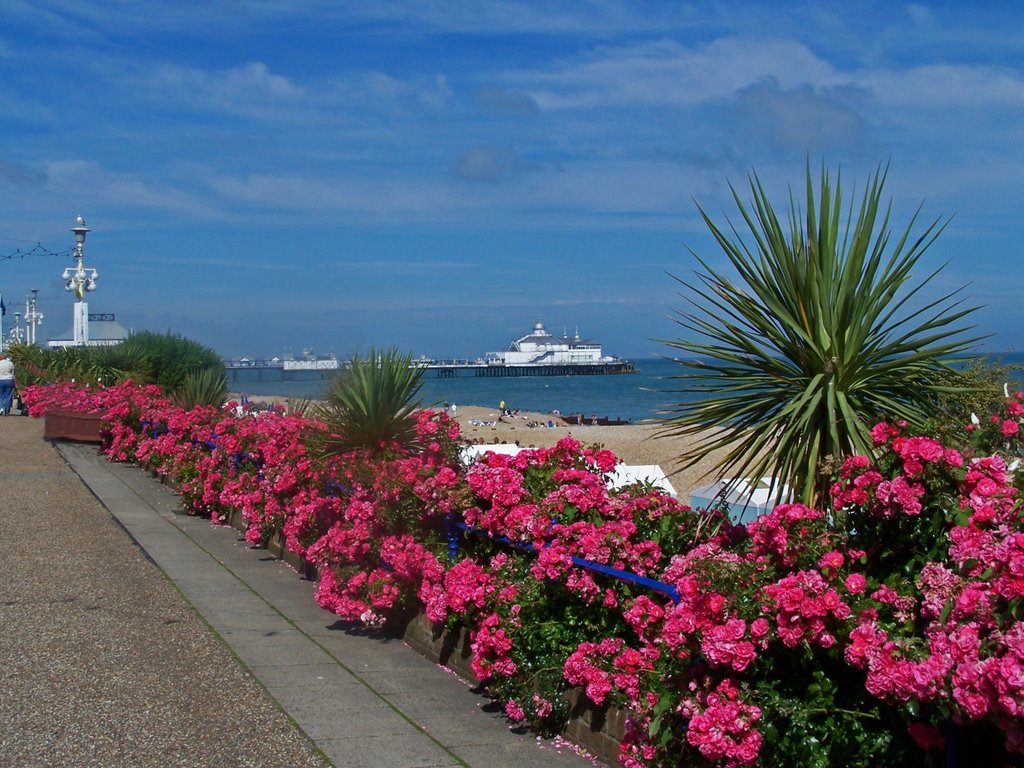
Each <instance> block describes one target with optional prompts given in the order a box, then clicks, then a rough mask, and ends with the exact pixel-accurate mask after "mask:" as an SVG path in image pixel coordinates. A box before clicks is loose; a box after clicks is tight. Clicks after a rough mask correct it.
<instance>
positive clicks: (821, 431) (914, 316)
mask: <svg viewBox="0 0 1024 768" xmlns="http://www.w3.org/2000/svg"><path fill="white" fill-rule="evenodd" d="M886 174H887V168H884V169H883V168H882V167H879V168H878V169H877V170H876V172H875V174H874V175H873V177H872V178H871V180H870V183H869V184H868V186H867V188H866V189H865V191H864V195H863V197H862V199H861V202H860V205H859V208H857V209H856V210H855V209H854V207H853V205H852V204H851V206H850V208H849V210H848V211H847V213H846V224H845V226H844V225H843V218H844V217H843V207H842V196H841V189H840V181H839V179H838V177H837V179H836V182H835V184H834V185H833V183H832V180H831V178H830V176H829V174H828V172H827V171H826V170H825V169H824V168H823V169H822V172H821V179H820V182H819V185H818V190H817V196H816V194H815V189H814V184H813V178H812V174H811V171H810V167H808V169H807V187H806V195H807V197H806V210H805V211H804V213H803V214H801V211H800V209H799V207H798V204H797V203H796V202H795V201H794V199H793V196H792V194H791V195H790V211H789V217H788V221H787V222H786V223H785V224H784V223H783V222H782V221H780V219H779V218H778V216H776V213H775V211H774V209H773V208H772V205H771V202H770V200H769V197H768V194H767V193H766V191H765V189H764V187H763V186H762V184H761V182H760V180H759V179H758V177H757V175H756V174H751V176H750V180H749V182H750V191H751V194H752V197H753V203H752V208H748V207H747V206H746V205H744V203H743V201H742V200H741V199H740V195H739V193H738V192H737V190H736V189H735V188H733V187H731V186H730V188H731V190H732V194H733V199H734V201H735V203H736V205H737V207H738V209H739V212H740V215H741V217H742V220H743V224H744V225H745V229H744V230H743V234H744V235H747V236H748V237H749V240H750V242H751V243H752V245H748V242H747V241H745V240H744V238H743V235H741V233H740V229H739V228H737V227H736V226H735V225H733V224H732V223H731V222H730V223H729V226H728V228H727V229H724V230H723V229H722V228H720V227H718V226H717V225H716V224H715V223H714V222H713V221H712V220H711V218H710V216H708V214H707V213H706V212H705V211H704V210H703V209H700V213H701V216H702V217H703V219H704V222H705V224H706V225H707V226H708V228H709V230H710V231H711V233H712V235H713V236H714V238H715V241H716V242H717V244H718V246H719V247H720V248H721V249H722V251H723V252H724V254H725V255H726V257H727V259H728V262H729V264H730V265H731V267H732V269H733V270H734V271H735V273H736V275H737V277H736V278H735V279H731V278H730V277H728V276H726V275H725V274H724V272H723V271H721V270H718V269H715V268H713V267H712V266H711V265H710V264H709V263H708V262H707V261H705V260H704V259H702V258H700V257H699V256H697V254H695V253H694V254H693V255H694V257H695V258H696V260H697V262H698V264H699V265H700V270H701V271H698V272H697V281H696V282H695V283H689V282H686V281H684V280H680V279H679V278H676V279H677V280H679V282H681V283H682V284H683V285H685V286H686V287H687V288H688V289H690V292H691V294H694V295H698V296H699V297H700V298H699V299H697V298H694V297H693V295H691V296H684V298H686V300H687V301H688V302H689V303H690V305H691V308H690V310H689V311H681V312H679V313H678V317H677V318H676V321H677V322H678V323H679V324H680V325H682V326H683V327H684V328H686V329H687V330H688V331H690V332H692V334H693V335H694V336H695V337H696V340H693V341H690V340H669V341H666V342H665V343H666V344H668V345H669V346H670V347H673V348H675V349H678V350H682V351H683V352H685V353H687V354H688V355H690V356H693V358H694V359H692V360H688V361H687V363H688V364H689V365H693V366H694V370H693V371H692V372H690V373H686V374H683V375H681V376H679V377H677V378H679V379H681V380H682V381H683V385H682V386H681V387H680V388H678V389H676V390H675V391H676V392H679V393H685V394H687V395H688V396H689V399H688V401H687V402H684V403H680V404H679V405H677V406H676V407H675V408H674V410H673V411H672V416H671V418H670V419H669V420H668V422H667V424H666V430H665V431H664V432H663V434H665V435H685V436H690V437H693V436H698V439H697V440H696V441H695V443H694V444H693V446H692V447H691V448H690V449H688V450H687V451H686V452H685V453H684V455H683V456H682V457H681V460H682V461H683V463H684V464H685V465H687V466H689V465H692V464H694V463H696V462H697V461H699V460H700V458H702V457H703V456H704V455H705V454H706V453H707V452H709V451H711V450H717V449H726V451H725V454H724V458H723V459H722V460H721V462H720V464H719V466H720V468H721V469H722V470H723V472H724V473H731V474H733V475H734V476H754V477H760V476H764V475H773V476H774V477H775V478H776V479H777V480H778V481H782V482H786V483H787V484H788V485H789V486H790V488H791V489H792V490H793V491H794V492H795V493H796V495H797V496H798V497H799V498H800V499H802V500H804V501H805V502H808V503H814V502H818V501H821V500H822V499H824V494H825V492H826V487H825V484H826V482H827V478H826V477H824V476H823V475H822V474H820V473H819V471H818V467H819V463H820V461H821V460H822V459H824V458H825V457H827V456H836V457H838V456H846V455H850V454H851V453H870V451H871V450H872V443H871V436H870V430H871V427H872V426H873V424H874V423H875V422H876V421H877V420H879V419H883V418H887V419H905V420H906V421H907V422H909V423H910V424H913V425H923V424H924V423H925V422H926V421H927V418H928V409H929V407H930V404H931V403H932V402H933V400H932V398H933V396H934V392H933V387H934V386H935V384H936V378H935V377H936V371H938V370H942V369H943V368H945V367H947V363H946V361H947V360H948V359H950V358H952V357H953V356H954V355H957V354H960V353H963V352H964V351H965V350H967V349H969V348H970V347H971V346H972V345H973V344H975V343H976V342H977V341H978V339H977V338H966V337H965V336H964V333H965V332H966V331H967V330H969V329H965V328H961V327H960V326H959V322H960V321H961V320H962V319H963V318H964V317H966V316H967V315H969V314H970V313H971V312H973V311H974V308H963V307H962V306H961V301H960V300H959V299H958V294H959V293H960V290H954V291H952V292H949V293H946V294H944V295H941V296H940V297H939V298H934V299H929V298H926V297H925V296H924V294H923V293H922V289H923V288H924V287H925V286H926V285H929V284H930V283H931V282H932V280H933V279H934V278H935V276H936V274H938V272H939V270H935V271H933V272H932V273H931V274H928V275H926V276H925V277H924V279H923V280H918V281H916V282H912V278H913V277H914V275H913V272H914V270H915V269H916V268H917V267H918V266H919V261H920V258H921V256H922V254H923V253H924V252H925V250H926V249H927V248H928V247H929V246H930V245H931V244H932V243H933V242H934V241H935V238H936V237H937V236H938V235H939V233H940V232H941V231H942V229H943V228H944V226H945V224H944V223H941V222H940V221H938V220H936V221H934V222H932V223H931V224H930V225H928V226H926V227H925V228H924V230H923V231H922V232H921V233H920V234H917V235H916V236H915V235H913V234H912V231H913V230H914V228H915V225H916V220H917V215H918V213H919V212H920V211H919V210H918V212H917V213H915V214H914V216H913V217H912V218H911V220H910V222H909V223H908V224H907V226H906V228H905V229H904V230H903V232H902V233H901V234H900V236H899V238H898V239H897V240H896V241H895V242H893V241H892V240H891V238H890V232H889V219H890V212H891V210H890V209H891V205H890V206H889V207H887V208H886V209H885V210H884V211H882V210H881V199H882V190H883V186H884V182H885V178H886ZM816 198H817V199H816ZM708 430H713V431H712V432H711V433H710V434H709V433H708Z"/></svg>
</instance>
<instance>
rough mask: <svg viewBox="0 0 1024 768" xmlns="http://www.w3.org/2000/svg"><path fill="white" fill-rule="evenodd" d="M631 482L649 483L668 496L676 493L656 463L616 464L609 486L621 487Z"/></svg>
mask: <svg viewBox="0 0 1024 768" xmlns="http://www.w3.org/2000/svg"><path fill="white" fill-rule="evenodd" d="M633 483H650V484H651V485H653V486H654V487H655V488H658V489H660V490H662V491H664V492H665V493H667V494H669V495H670V496H675V495H676V489H675V488H673V487H672V483H670V482H669V481H668V477H666V476H665V470H663V469H662V468H661V467H659V466H658V465H657V464H616V465H615V470H614V471H613V472H612V474H611V477H610V478H609V482H608V485H609V486H610V487H611V488H622V487H623V486H626V485H631V484H633Z"/></svg>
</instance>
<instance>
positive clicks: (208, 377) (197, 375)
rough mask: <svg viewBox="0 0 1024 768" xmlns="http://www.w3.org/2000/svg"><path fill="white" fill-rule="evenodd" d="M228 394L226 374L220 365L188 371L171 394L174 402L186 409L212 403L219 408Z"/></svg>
mask: <svg viewBox="0 0 1024 768" xmlns="http://www.w3.org/2000/svg"><path fill="white" fill-rule="evenodd" d="M227 396H228V376H227V373H226V372H225V371H224V368H223V367H221V368H220V369H219V370H218V369H216V368H203V369H200V370H196V371H190V372H189V373H188V374H186V376H185V380H184V381H183V382H182V383H181V385H180V386H178V387H177V389H175V390H174V393H173V395H172V397H173V399H174V402H175V403H177V404H178V405H179V406H181V407H182V408H183V409H185V410H186V411H190V410H192V409H193V408H195V407H196V406H197V405H200V406H202V405H212V406H214V407H217V408H219V407H220V406H222V405H224V401H225V400H226V399H227Z"/></svg>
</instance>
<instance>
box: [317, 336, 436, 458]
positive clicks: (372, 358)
mask: <svg viewBox="0 0 1024 768" xmlns="http://www.w3.org/2000/svg"><path fill="white" fill-rule="evenodd" d="M422 377H423V369H422V368H419V367H416V366H414V365H412V355H411V354H406V355H402V354H399V353H398V351H397V350H395V349H394V348H392V349H388V350H387V351H385V352H375V351H374V350H373V349H371V350H370V352H369V354H368V355H367V357H365V358H363V357H360V356H359V355H358V354H355V355H353V356H352V359H351V365H350V366H349V368H348V369H347V370H346V371H344V372H343V373H342V374H341V375H339V376H338V377H337V378H336V379H334V380H333V381H332V382H331V385H330V387H329V388H328V390H327V395H326V397H325V401H324V403H323V404H322V405H321V406H319V407H318V408H316V409H315V413H316V415H317V416H319V417H320V418H321V419H323V420H324V422H326V424H327V427H328V431H329V432H330V435H331V436H330V438H329V439H327V441H326V444H325V446H324V453H325V454H326V455H332V454H337V453H343V452H345V451H348V450H351V449H354V448H369V449H371V450H374V451H380V450H387V449H390V448H392V447H394V446H396V445H397V446H401V447H409V446H412V445H414V444H415V442H416V417H415V412H416V411H417V410H419V409H420V403H419V401H414V398H415V397H416V395H417V393H418V392H419V390H420V387H421V386H422Z"/></svg>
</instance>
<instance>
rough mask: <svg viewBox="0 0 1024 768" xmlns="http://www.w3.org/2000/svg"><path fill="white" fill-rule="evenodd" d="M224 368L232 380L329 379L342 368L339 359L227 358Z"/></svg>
mask: <svg viewBox="0 0 1024 768" xmlns="http://www.w3.org/2000/svg"><path fill="white" fill-rule="evenodd" d="M224 370H225V372H226V373H227V375H228V380H229V381H231V382H238V381H253V380H255V381H258V382H263V381H298V380H300V379H329V378H331V377H332V376H335V375H337V373H338V371H339V370H340V368H339V366H338V362H337V360H308V361H307V360H278V359H268V360H263V359H257V360H225V361H224Z"/></svg>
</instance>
